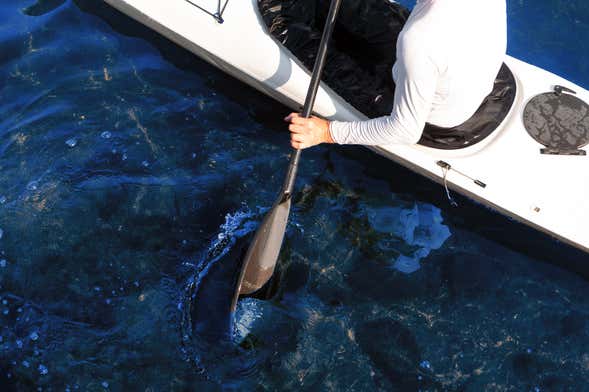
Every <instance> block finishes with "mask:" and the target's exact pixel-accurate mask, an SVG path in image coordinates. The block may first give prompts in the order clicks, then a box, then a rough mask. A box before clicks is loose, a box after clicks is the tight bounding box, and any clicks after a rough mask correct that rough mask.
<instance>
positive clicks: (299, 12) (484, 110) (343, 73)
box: [258, 0, 517, 150]
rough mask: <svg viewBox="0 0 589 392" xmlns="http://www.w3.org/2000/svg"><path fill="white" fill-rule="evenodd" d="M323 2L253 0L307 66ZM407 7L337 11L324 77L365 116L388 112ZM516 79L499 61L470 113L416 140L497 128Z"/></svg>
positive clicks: (455, 140) (430, 142)
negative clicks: (486, 90)
mask: <svg viewBox="0 0 589 392" xmlns="http://www.w3.org/2000/svg"><path fill="white" fill-rule="evenodd" d="M327 4H328V2H315V1H306V2H305V1H292V0H258V5H259V9H260V13H261V15H262V17H263V19H264V22H265V23H266V25H267V27H268V30H269V32H270V34H272V35H273V36H274V37H275V38H276V39H277V40H278V41H279V42H280V43H282V44H283V45H284V46H286V47H287V48H288V49H289V50H290V51H291V52H292V53H293V55H294V56H295V57H297V58H298V59H299V60H300V61H301V62H302V63H303V64H304V65H305V66H306V67H307V69H312V67H313V62H314V58H315V57H314V53H315V52H316V46H317V45H318V38H319V37H320V31H321V29H322V24H323V22H324V20H325V15H326V12H327V10H326V5H327ZM408 16H409V10H407V9H406V8H405V7H403V6H402V5H400V4H398V3H394V2H386V1H372V2H370V4H369V5H367V4H362V2H359V3H358V5H356V4H353V3H349V4H346V6H345V7H343V8H342V11H340V16H339V23H338V24H337V25H336V29H335V31H334V38H333V42H334V43H333V45H331V47H330V49H329V58H328V62H327V64H326V69H325V73H324V78H323V80H324V81H325V82H326V83H327V84H328V85H329V86H330V87H331V88H332V89H333V90H334V91H335V92H336V93H338V94H339V95H340V96H341V97H342V98H343V99H344V100H346V101H347V102H349V103H350V104H351V105H352V106H353V107H355V108H356V109H358V110H359V111H360V112H362V113H363V114H365V115H366V116H367V117H369V118H374V117H380V116H385V115H389V114H390V113H391V110H392V107H393V99H394V92H395V85H394V82H393V79H392V74H391V69H392V67H393V64H394V62H395V60H396V59H395V53H396V48H395V46H396V42H397V36H398V35H399V33H400V31H401V30H402V28H403V26H404V24H405V22H406V21H407V18H408ZM516 89H517V83H516V80H515V77H514V75H513V73H512V72H511V70H510V69H509V67H508V66H507V65H506V64H503V66H502V67H501V69H500V71H499V73H498V75H497V78H496V80H495V83H494V86H493V90H492V91H491V93H490V94H489V95H488V96H487V97H486V98H485V99H484V100H483V102H482V103H481V105H480V106H479V108H478V110H477V111H476V112H475V114H474V115H473V116H472V117H471V118H470V119H468V120H467V121H465V122H464V123H462V124H460V125H457V126H455V127H451V128H442V127H438V126H435V125H432V124H426V126H425V128H424V130H423V136H422V138H421V140H420V141H419V144H420V145H422V146H425V147H431V148H435V149H441V150H460V149H464V148H467V147H470V146H473V145H475V144H477V143H479V142H481V141H483V140H485V139H486V138H487V137H488V136H490V135H491V134H492V133H493V132H494V131H495V130H498V129H499V128H500V125H501V124H502V123H503V121H504V120H505V118H506V117H507V115H508V114H509V113H510V112H511V108H512V107H513V104H514V102H515V98H516Z"/></svg>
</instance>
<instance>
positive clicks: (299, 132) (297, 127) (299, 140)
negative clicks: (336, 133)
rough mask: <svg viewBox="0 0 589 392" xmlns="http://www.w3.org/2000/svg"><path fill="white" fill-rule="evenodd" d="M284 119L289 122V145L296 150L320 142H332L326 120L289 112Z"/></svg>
mask: <svg viewBox="0 0 589 392" xmlns="http://www.w3.org/2000/svg"><path fill="white" fill-rule="evenodd" d="M284 121H286V122H289V123H290V125H289V126H288V130H289V131H290V145H291V146H292V147H293V148H296V149H297V150H302V149H303V148H309V147H313V146H316V145H317V144H321V143H334V141H333V139H332V138H331V134H330V133H329V121H327V120H324V119H322V118H319V117H315V116H312V117H310V118H304V117H301V115H300V114H299V113H291V114H289V115H288V116H287V117H286V118H285V119H284Z"/></svg>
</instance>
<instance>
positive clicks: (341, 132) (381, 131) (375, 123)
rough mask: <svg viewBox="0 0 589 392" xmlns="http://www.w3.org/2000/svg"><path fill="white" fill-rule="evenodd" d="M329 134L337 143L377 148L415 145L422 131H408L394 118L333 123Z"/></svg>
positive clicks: (415, 129)
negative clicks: (378, 146) (392, 145)
mask: <svg viewBox="0 0 589 392" xmlns="http://www.w3.org/2000/svg"><path fill="white" fill-rule="evenodd" d="M329 131H330V132H329V133H330V135H331V138H332V139H333V141H334V142H335V143H338V144H361V145H366V146H376V145H385V144H415V143H417V142H418V141H419V139H420V138H421V133H422V129H417V128H414V129H406V128H404V127H403V126H402V125H401V123H400V122H399V121H397V120H396V119H395V118H394V117H393V116H384V117H379V118H375V119H371V120H367V121H352V122H342V121H331V122H330V125H329Z"/></svg>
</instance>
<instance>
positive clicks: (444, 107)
mask: <svg viewBox="0 0 589 392" xmlns="http://www.w3.org/2000/svg"><path fill="white" fill-rule="evenodd" d="M506 19H507V16H506V5H505V0H418V1H417V4H416V5H415V8H414V9H413V11H412V12H411V15H410V16H409V19H408V20H407V23H406V24H405V26H404V28H403V30H402V31H401V33H400V34H399V37H398V40H397V61H396V63H395V65H394V66H393V80H394V81H395V85H396V89H395V97H394V104H393V109H392V112H391V114H390V115H389V116H384V117H379V118H375V119H371V120H367V121H354V122H340V121H332V122H331V123H330V127H329V128H330V133H331V136H332V138H333V139H334V141H335V142H336V143H339V144H363V145H384V144H393V143H401V144H414V143H417V142H418V141H419V139H420V138H421V134H422V131H423V128H424V126H425V123H426V122H428V123H431V124H433V125H437V126H440V127H453V126H456V125H459V124H462V123H463V122H464V121H466V120H467V119H469V118H470V117H471V116H472V115H473V114H474V113H475V111H476V110H477V109H478V107H479V106H480V104H481V102H482V101H483V99H484V98H485V97H486V96H487V95H488V94H489V93H490V92H491V90H492V88H493V82H494V80H495V77H496V76H497V73H498V72H499V69H500V67H501V64H502V62H503V60H504V57H505V52H506V46H507V22H506Z"/></svg>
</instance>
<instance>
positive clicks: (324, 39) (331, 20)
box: [282, 0, 342, 200]
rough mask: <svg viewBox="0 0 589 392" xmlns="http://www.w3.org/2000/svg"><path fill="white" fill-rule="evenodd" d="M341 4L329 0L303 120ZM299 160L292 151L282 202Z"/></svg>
mask: <svg viewBox="0 0 589 392" xmlns="http://www.w3.org/2000/svg"><path fill="white" fill-rule="evenodd" d="M341 2H342V0H331V5H330V7H329V13H328V14H327V21H326V22H325V28H324V29H323V35H322V36H321V43H320V44H319V50H318V51H317V58H316V59H315V65H314V66H313V74H312V76H311V82H310V84H309V89H308V90H307V98H306V99H305V105H304V106H303V112H302V113H301V115H302V117H303V118H309V117H311V113H312V112H313V105H314V104H315V98H316V97H317V90H319V85H320V84H321V74H322V73H323V68H324V67H325V61H326V59H327V47H328V45H329V41H330V40H331V34H332V33H333V29H334V27H335V21H336V19H337V13H338V11H339V8H340V5H341ZM300 159H301V150H298V149H293V154H292V156H291V158H290V164H289V166H288V172H287V174H286V179H285V181H284V185H283V187H282V198H283V200H284V199H287V198H290V197H291V195H292V191H293V188H294V183H295V179H296V176H297V170H298V167H299V161H300Z"/></svg>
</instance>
